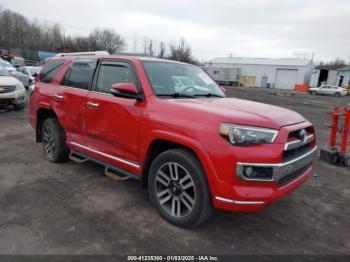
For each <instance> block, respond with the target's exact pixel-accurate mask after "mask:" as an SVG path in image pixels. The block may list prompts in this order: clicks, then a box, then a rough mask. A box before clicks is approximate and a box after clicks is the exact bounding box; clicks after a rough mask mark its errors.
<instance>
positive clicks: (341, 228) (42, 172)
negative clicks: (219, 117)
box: [0, 89, 350, 255]
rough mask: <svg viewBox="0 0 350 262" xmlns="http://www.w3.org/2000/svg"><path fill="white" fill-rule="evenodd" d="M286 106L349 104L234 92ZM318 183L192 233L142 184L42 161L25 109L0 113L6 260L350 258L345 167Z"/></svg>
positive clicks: (314, 115)
mask: <svg viewBox="0 0 350 262" xmlns="http://www.w3.org/2000/svg"><path fill="white" fill-rule="evenodd" d="M227 93H228V95H231V96H234V97H239V98H245V99H251V100H256V101H259V102H266V103H271V104H275V105H278V106H284V107H287V108H290V109H292V110H295V111H297V112H299V113H301V114H303V115H304V116H305V117H306V118H307V119H308V120H310V121H311V122H313V123H314V125H315V127H316V130H317V134H318V145H319V146H323V145H324V144H325V143H326V140H327V136H328V133H329V130H328V128H325V127H324V123H325V122H326V121H327V116H326V112H327V111H329V110H331V108H332V107H333V106H336V105H338V106H340V105H344V104H346V103H348V102H350V99H349V98H348V97H346V98H334V97H320V96H316V97H313V96H309V95H307V94H298V95H295V94H294V93H285V92H278V93H275V92H274V91H271V90H257V89H229V90H228V91H227ZM315 173H316V174H317V176H314V177H312V178H310V179H309V180H308V181H307V182H306V183H305V184H304V185H303V186H301V187H300V188H298V189H297V190H296V191H295V192H293V193H292V194H290V195H288V196H287V197H285V198H283V199H282V200H280V201H279V202H277V203H274V204H273V205H271V206H269V207H268V208H266V209H265V210H263V211H260V212H258V213H247V214H244V213H224V212H217V213H216V215H215V216H214V217H213V218H212V219H211V220H210V221H209V222H208V223H206V224H205V225H203V226H202V227H200V228H197V229H194V230H183V229H179V228H176V227H174V226H172V225H170V224H168V223H167V222H165V221H164V220H163V219H161V218H160V217H159V215H158V214H157V212H156V210H155V209H154V208H153V207H152V206H151V203H150V201H149V199H148V196H147V192H146V191H143V190H141V189H140V186H139V184H138V182H136V181H125V182H117V181H114V180H111V179H110V178H108V177H106V176H104V175H103V169H102V168H101V167H100V166H98V165H96V164H93V163H84V164H77V163H74V162H67V163H64V164H59V165H58V164H52V163H49V162H47V161H46V160H45V157H44V154H43V152H42V149H41V147H40V145H39V144H36V143H35V141H34V131H33V130H32V129H31V127H30V126H29V124H28V122H27V112H26V111H21V112H0V178H1V183H0V254H169V253H171V254H202V253H205V254H217V255H218V254H350V205H349V200H350V172H349V168H348V169H346V168H342V167H334V166H329V165H327V164H324V163H319V162H317V163H316V171H315Z"/></svg>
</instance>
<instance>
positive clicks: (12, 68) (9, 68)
mask: <svg viewBox="0 0 350 262" xmlns="http://www.w3.org/2000/svg"><path fill="white" fill-rule="evenodd" d="M5 69H6V70H7V71H9V72H13V71H16V68H14V67H10V66H5Z"/></svg>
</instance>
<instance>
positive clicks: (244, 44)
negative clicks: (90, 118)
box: [0, 0, 350, 61]
mask: <svg viewBox="0 0 350 262" xmlns="http://www.w3.org/2000/svg"><path fill="white" fill-rule="evenodd" d="M0 5H1V6H2V8H3V9H4V8H9V9H11V10H13V11H17V12H20V13H21V14H23V15H24V16H26V17H28V18H30V19H34V18H38V19H39V20H40V21H43V22H47V23H55V22H57V23H59V24H61V25H62V26H63V27H64V29H65V32H66V33H67V34H72V35H87V34H88V33H89V32H90V31H91V30H93V28H95V27H109V28H113V29H114V30H116V31H117V32H118V33H120V34H121V35H122V36H123V37H124V39H125V40H126V42H127V44H128V47H127V49H126V51H134V49H135V43H136V50H137V51H141V50H142V45H143V42H144V37H148V38H152V39H153V40H154V41H156V43H159V42H160V41H166V42H172V41H173V42H174V41H178V40H179V39H180V38H181V37H184V38H185V39H186V40H187V42H188V43H189V44H190V45H191V46H192V49H193V53H194V55H195V56H196V57H197V58H199V59H200V60H203V59H204V60H208V59H211V58H214V57H224V56H228V55H229V54H233V55H234V56H240V57H274V58H278V57H294V56H295V54H296V53H299V56H300V55H301V54H304V53H305V54H307V55H308V56H309V57H311V54H312V53H313V52H314V53H315V59H316V60H321V59H323V60H329V59H332V58H335V57H340V58H344V59H346V60H347V61H349V60H350V1H349V0H317V1H316V0H192V1H191V0H187V1H186V0H173V1H171V0H153V1H152V0H60V1H57V0H55V1H52V0H0Z"/></svg>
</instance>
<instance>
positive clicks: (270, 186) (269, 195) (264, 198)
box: [207, 121, 317, 212]
mask: <svg viewBox="0 0 350 262" xmlns="http://www.w3.org/2000/svg"><path fill="white" fill-rule="evenodd" d="M302 129H306V130H307V132H308V134H312V135H309V136H307V137H306V138H305V140H299V141H298V139H295V138H294V137H290V134H292V135H293V134H294V133H295V132H298V131H300V130H302ZM216 148H220V149H218V150H217V152H214V153H212V154H211V156H210V159H211V162H212V163H213V167H214V172H213V173H211V174H215V179H212V180H211V181H210V182H211V184H212V185H213V186H212V187H211V191H212V201H213V205H214V207H215V208H218V209H222V210H226V211H232V212H250V211H257V210H261V209H263V208H265V207H266V206H267V205H269V204H271V203H273V202H275V201H277V200H279V199H280V198H282V197H283V196H285V195H287V194H289V193H290V192H292V191H293V190H295V189H296V188H298V187H299V186H300V185H302V184H303V183H304V182H305V181H306V180H307V179H308V178H309V177H310V176H311V175H312V172H313V161H314V159H315V157H316V154H317V148H316V135H315V133H314V130H313V127H312V124H311V123H310V122H307V121H305V122H301V123H298V124H295V125H290V126H285V127H282V128H281V129H280V132H279V135H278V136H277V138H276V141H275V143H273V144H266V145H256V146H251V147H232V146H231V145H228V143H227V141H223V142H222V143H220V144H219V145H218V146H217V147H216ZM223 152H224V153H223ZM245 165H248V166H258V167H266V168H268V169H271V170H272V171H271V172H272V173H273V175H271V173H269V175H268V176H265V177H263V178H264V179H265V180H264V179H256V180H255V179H251V180H250V179H249V178H247V176H248V175H249V174H248V173H245V174H246V175H247V176H244V175H243V174H242V170H243V168H244V167H245ZM216 167H217V168H216ZM207 170H208V169H207ZM257 171H260V168H259V169H257ZM211 174H210V175H211ZM209 177H210V176H209ZM250 177H251V178H253V177H258V178H261V176H256V175H253V176H250Z"/></svg>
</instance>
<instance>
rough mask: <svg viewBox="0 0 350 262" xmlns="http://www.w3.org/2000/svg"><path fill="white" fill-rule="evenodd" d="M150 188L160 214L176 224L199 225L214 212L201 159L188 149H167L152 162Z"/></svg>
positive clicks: (180, 225)
mask: <svg viewBox="0 0 350 262" xmlns="http://www.w3.org/2000/svg"><path fill="white" fill-rule="evenodd" d="M148 191H149V195H150V198H151V201H152V203H153V205H154V206H155V207H156V208H157V209H158V212H159V213H160V215H161V216H162V217H163V218H164V219H165V220H166V221H168V222H170V223H171V224H174V225H176V226H179V227H183V228H191V227H195V226H198V225H200V224H202V223H204V222H205V221H206V220H208V219H209V218H210V216H211V215H212V213H213V207H212V202H211V195H210V190H209V187H208V183H207V179H206V175H205V173H204V171H203V169H202V166H201V164H200V162H199V161H198V159H197V158H196V157H195V156H194V155H193V153H192V152H190V151H188V150H186V149H181V148H178V149H172V150H168V151H165V152H163V153H161V154H160V155H159V156H158V157H157V158H156V159H155V160H154V161H153V163H152V165H151V168H150V171H149V176H148Z"/></svg>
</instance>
